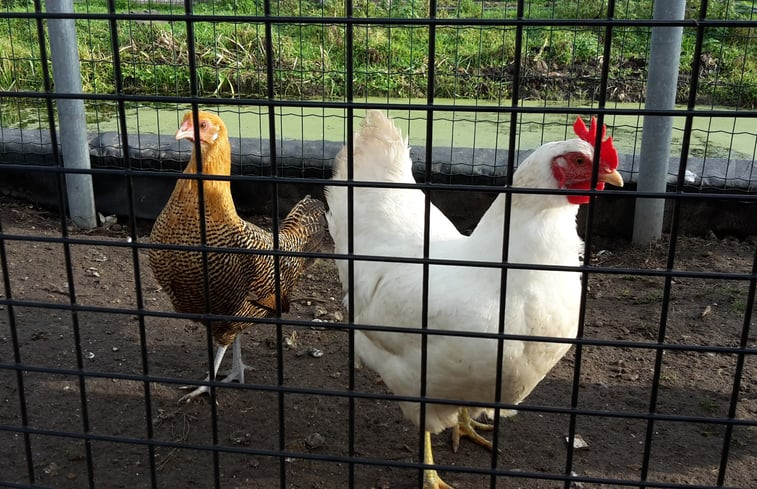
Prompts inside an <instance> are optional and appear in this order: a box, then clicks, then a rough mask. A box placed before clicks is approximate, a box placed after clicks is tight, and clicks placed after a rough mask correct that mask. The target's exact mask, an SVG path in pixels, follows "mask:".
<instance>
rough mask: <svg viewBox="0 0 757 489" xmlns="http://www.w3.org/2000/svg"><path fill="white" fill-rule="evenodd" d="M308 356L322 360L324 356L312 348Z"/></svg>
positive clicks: (321, 352) (309, 349)
mask: <svg viewBox="0 0 757 489" xmlns="http://www.w3.org/2000/svg"><path fill="white" fill-rule="evenodd" d="M308 354H309V355H310V356H311V357H313V358H321V357H322V356H323V351H321V350H319V349H318V348H315V347H312V346H311V347H310V348H308Z"/></svg>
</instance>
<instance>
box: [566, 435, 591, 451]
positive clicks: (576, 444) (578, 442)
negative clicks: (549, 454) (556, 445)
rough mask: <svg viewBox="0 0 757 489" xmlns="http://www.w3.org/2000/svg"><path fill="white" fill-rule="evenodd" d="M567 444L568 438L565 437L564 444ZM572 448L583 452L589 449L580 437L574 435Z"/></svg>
mask: <svg viewBox="0 0 757 489" xmlns="http://www.w3.org/2000/svg"><path fill="white" fill-rule="evenodd" d="M569 442H570V437H568V436H566V437H565V443H569ZM573 448H575V449H576V450H585V449H587V448H589V444H588V443H586V441H585V440H584V438H583V437H582V436H581V435H579V434H578V433H576V434H575V436H574V437H573Z"/></svg>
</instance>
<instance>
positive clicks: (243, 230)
mask: <svg viewBox="0 0 757 489" xmlns="http://www.w3.org/2000/svg"><path fill="white" fill-rule="evenodd" d="M213 117H215V116H213ZM216 119H217V118H216ZM218 121H219V122H220V119H218ZM220 124H221V126H222V123H220ZM211 142H212V143H213V144H207V145H206V144H205V141H203V146H202V150H203V153H202V154H203V169H204V173H206V174H211V175H212V174H226V175H228V174H229V170H230V151H229V147H228V136H227V135H226V130H225V127H222V134H218V135H217V136H216V137H215V138H214V139H212V140H211ZM224 143H225V144H224ZM219 147H220V150H219V149H218V148H219ZM217 160H218V161H217ZM220 160H224V161H220ZM195 165H196V162H195V157H194V151H193V156H192V160H191V161H190V163H189V165H188V167H187V170H186V173H193V172H195ZM203 188H204V199H205V206H204V207H205V216H206V218H205V226H206V240H205V243H206V244H207V245H208V246H209V247H221V248H239V249H241V250H261V251H264V250H272V249H273V235H272V234H271V233H270V232H269V231H266V230H264V229H262V228H260V227H258V226H256V225H254V224H252V223H249V222H247V221H245V220H243V219H241V218H240V217H239V216H238V215H237V213H236V210H235V208H234V202H233V200H232V197H231V190H230V186H229V182H228V181H225V182H224V181H205V182H204V187H203ZM197 190H198V182H197V181H195V180H189V179H182V180H179V181H178V182H177V184H176V188H175V189H174V191H173V193H172V194H171V197H170V199H169V201H168V203H167V204H166V206H165V208H164V209H163V212H161V214H160V216H158V219H157V220H156V221H155V224H154V226H153V229H152V233H151V235H150V238H151V240H152V242H153V243H162V244H172V245H187V246H199V245H201V244H202V240H201V236H200V212H199V198H198V192H197ZM324 211H325V210H324V206H323V204H322V203H321V202H320V201H318V200H315V199H312V198H310V197H309V196H308V197H305V198H304V199H302V200H301V201H300V202H298V203H297V204H296V205H295V207H294V208H293V209H292V210H291V211H290V213H289V215H287V217H286V218H285V219H284V220H283V221H282V223H281V227H280V230H279V231H280V232H279V249H280V250H282V251H316V250H318V248H319V247H320V244H321V241H322V239H323V236H324V225H325V219H324ZM207 257H208V260H207V263H208V266H207V273H208V284H209V291H208V292H209V298H210V312H211V313H213V314H220V315H229V316H247V317H253V318H265V317H271V316H274V315H275V313H276V280H275V267H274V257H273V256H271V255H259V254H252V253H243V252H233V251H212V250H211V251H209V252H208V253H207ZM149 260H150V266H151V267H152V270H153V273H154V275H155V278H156V279H157V281H158V283H159V284H160V286H161V287H162V288H163V289H164V290H165V291H166V293H167V294H168V296H169V297H170V299H171V302H172V303H173V306H174V309H175V310H176V311H177V312H182V313H196V314H203V313H206V312H207V311H206V302H205V286H204V284H205V281H204V271H203V260H202V254H201V252H200V251H189V250H187V251H184V250H167V249H151V250H150V251H149ZM305 262H306V258H303V257H292V256H283V257H281V258H280V259H279V263H280V266H279V268H280V287H281V295H280V300H281V310H282V311H286V310H287V309H288V298H289V294H290V293H291V291H292V288H293V287H294V285H295V283H296V281H297V279H298V278H299V277H300V275H301V274H302V272H303V270H304V268H305ZM252 324H253V323H251V322H243V321H217V322H214V323H213V324H212V332H213V337H214V339H215V340H216V341H217V342H218V343H219V344H221V345H229V344H230V343H232V342H233V341H234V338H235V337H236V335H237V334H238V333H239V332H241V331H242V330H243V329H245V328H247V327H249V326H251V325H252Z"/></svg>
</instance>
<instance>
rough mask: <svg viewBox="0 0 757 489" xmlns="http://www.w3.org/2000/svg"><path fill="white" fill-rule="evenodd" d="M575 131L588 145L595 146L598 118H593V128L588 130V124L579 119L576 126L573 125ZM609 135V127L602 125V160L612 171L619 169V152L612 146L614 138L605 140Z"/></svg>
mask: <svg viewBox="0 0 757 489" xmlns="http://www.w3.org/2000/svg"><path fill="white" fill-rule="evenodd" d="M573 131H574V132H575V133H576V136H578V137H579V138H581V139H583V140H584V141H586V142H587V143H589V144H591V145H592V146H594V143H596V141H597V118H596V117H592V118H591V126H590V127H589V129H586V124H585V123H584V121H583V119H581V118H580V117H578V118H577V119H576V122H575V124H573ZM605 134H607V126H605V125H604V124H603V125H602V147H601V148H600V150H599V152H600V160H601V161H602V163H604V164H605V165H606V166H607V167H609V168H610V169H611V170H615V169H616V168H617V167H618V150H617V149H615V146H614V145H613V144H612V136H610V137H608V138H607V139H605Z"/></svg>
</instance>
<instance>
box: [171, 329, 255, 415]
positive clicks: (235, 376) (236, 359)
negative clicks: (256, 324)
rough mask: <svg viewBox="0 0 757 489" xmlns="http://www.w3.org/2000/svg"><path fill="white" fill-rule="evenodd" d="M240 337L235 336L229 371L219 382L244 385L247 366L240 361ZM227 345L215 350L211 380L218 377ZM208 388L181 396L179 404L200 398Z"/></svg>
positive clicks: (203, 386) (200, 387) (208, 377)
mask: <svg viewBox="0 0 757 489" xmlns="http://www.w3.org/2000/svg"><path fill="white" fill-rule="evenodd" d="M240 336H241V335H237V337H236V338H235V339H234V346H233V347H232V356H231V370H229V372H228V374H227V375H226V377H224V378H223V379H222V380H221V382H234V381H236V382H239V383H240V384H243V383H244V371H245V370H247V369H248V368H250V367H248V366H247V365H245V364H244V362H243V361H242V343H241V339H240ZM228 347H229V346H228V345H221V346H219V347H218V349H217V350H216V356H215V358H214V359H213V378H214V379H215V378H216V376H217V375H218V369H219V367H220V366H221V362H222V361H223V357H224V355H225V354H226V350H227V349H228ZM205 380H206V381H208V380H210V374H208V376H207V377H205ZM182 389H191V386H186V387H182ZM209 391H210V388H209V387H208V386H207V385H201V386H199V387H198V388H196V389H195V390H193V391H192V392H190V393H189V394H186V395H184V396H182V397H181V398H180V399H179V404H181V403H184V402H189V401H191V400H192V399H195V398H196V397H197V396H200V395H202V394H205V393H206V392H209Z"/></svg>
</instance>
